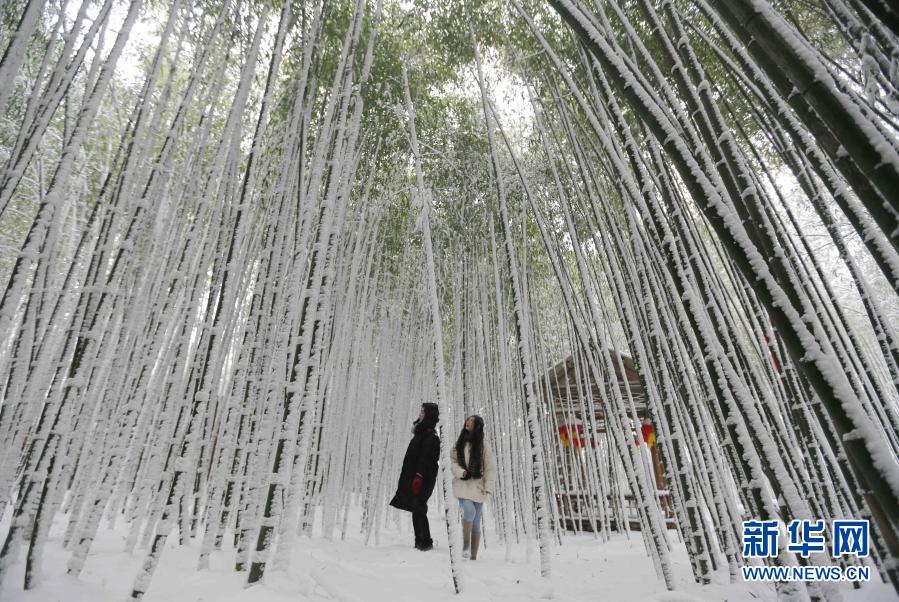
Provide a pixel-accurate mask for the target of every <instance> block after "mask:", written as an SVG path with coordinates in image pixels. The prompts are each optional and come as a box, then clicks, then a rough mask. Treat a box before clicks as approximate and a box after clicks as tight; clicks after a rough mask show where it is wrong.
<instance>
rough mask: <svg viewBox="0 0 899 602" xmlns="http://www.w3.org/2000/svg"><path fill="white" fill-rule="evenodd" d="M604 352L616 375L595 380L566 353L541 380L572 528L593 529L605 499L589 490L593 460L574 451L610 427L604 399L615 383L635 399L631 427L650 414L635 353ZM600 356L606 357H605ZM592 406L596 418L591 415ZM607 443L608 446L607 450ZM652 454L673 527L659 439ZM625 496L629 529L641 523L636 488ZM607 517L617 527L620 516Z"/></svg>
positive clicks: (564, 513) (566, 521)
mask: <svg viewBox="0 0 899 602" xmlns="http://www.w3.org/2000/svg"><path fill="white" fill-rule="evenodd" d="M606 353H607V354H608V357H609V359H610V360H611V361H610V362H609V363H610V364H611V365H612V367H613V369H614V374H615V378H614V380H613V379H612V377H611V374H609V378H608V382H603V383H597V382H596V381H595V379H594V378H592V376H591V375H590V370H589V368H587V367H586V366H585V365H584V364H582V365H581V366H580V368H579V367H578V366H577V364H576V360H575V358H574V357H572V356H568V357H567V358H565V359H564V360H563V361H561V362H559V363H558V364H556V365H555V366H553V368H551V369H550V370H549V371H548V372H547V373H546V374H545V375H544V376H543V378H542V379H541V382H540V386H541V387H542V388H543V391H542V392H543V394H544V397H545V399H546V401H547V403H548V404H549V406H550V409H551V411H552V413H553V414H554V415H555V422H556V425H557V427H558V432H559V436H560V438H561V439H560V445H556V446H555V449H556V450H557V451H556V456H557V457H556V459H557V466H558V467H559V471H560V473H561V474H560V476H561V477H562V478H561V479H560V481H561V482H562V483H567V484H568V487H567V488H565V487H563V490H561V491H558V492H556V501H557V502H558V507H559V511H560V517H559V518H560V521H561V526H562V527H563V528H565V529H567V530H571V531H592V530H594V528H595V526H596V525H597V522H598V517H597V510H596V509H597V507H598V506H599V504H600V503H601V502H600V500H597V499H595V496H594V495H591V494H588V493H587V492H586V489H587V488H586V480H587V476H586V474H585V471H586V470H589V468H588V466H590V465H591V463H588V462H583V461H581V460H579V459H577V458H580V454H579V453H576V452H577V451H579V450H583V451H584V452H586V451H587V450H588V449H589V451H590V452H594V451H595V448H594V445H595V441H597V440H599V438H601V437H602V436H603V434H604V433H605V431H606V424H607V422H606V416H605V405H606V402H605V401H604V400H607V399H608V398H609V396H610V395H611V394H612V390H613V389H612V388H613V387H615V386H616V383H617V387H618V389H619V390H620V392H621V395H622V397H623V398H624V399H625V400H627V399H628V395H629V396H630V398H631V399H633V402H634V409H635V410H636V414H637V423H636V424H633V425H631V428H632V429H639V428H640V426H641V423H642V422H643V420H644V419H645V418H646V417H647V416H648V415H649V410H648V408H647V404H646V393H645V390H644V388H643V382H642V379H641V378H640V374H639V372H637V366H636V364H635V363H634V360H633V358H631V357H628V356H626V355H622V354H619V353H617V352H615V351H614V350H611V349H609V350H607V352H606ZM597 360H600V358H597ZM600 361H603V362H605V358H602V360H600ZM607 366H608V364H606V363H603V366H602V370H603V371H604V372H607V371H606V368H607ZM588 395H589V397H588ZM591 411H592V420H591V416H589V413H590V412H591ZM629 414H630V412H629ZM628 437H629V438H633V439H636V435H635V433H633V432H632V433H628ZM560 448H561V450H560ZM609 449H610V448H606V453H608V451H609ZM566 450H567V451H566ZM563 454H565V456H566V457H565V458H563V457H562V456H563ZM651 457H652V464H653V468H654V472H655V481H656V488H657V490H658V492H659V503H660V507H661V509H662V512H663V515H664V516H665V519H666V522H667V524H668V526H669V528H673V527H674V526H675V523H674V513H673V510H672V508H671V499H670V494H669V491H668V485H667V481H666V479H665V471H664V468H663V466H662V461H661V456H660V454H659V448H658V446H657V445H654V446H652V447H651ZM606 461H608V459H606ZM593 465H595V463H593ZM623 497H624V500H625V503H626V505H627V507H626V512H625V513H624V514H626V517H625V516H621V517H619V519H620V520H624V519H625V518H626V520H627V521H628V526H629V527H630V529H634V530H636V529H640V521H639V519H638V513H637V508H636V503H635V500H634V496H633V494H631V493H630V492H629V491H628V492H625V493H624V495H623ZM591 498H592V499H591ZM605 503H607V504H610V505H611V500H606V501H605ZM609 520H610V527H611V528H612V529H617V528H618V524H617V522H618V521H617V520H616V519H615V518H614V517H610V518H609Z"/></svg>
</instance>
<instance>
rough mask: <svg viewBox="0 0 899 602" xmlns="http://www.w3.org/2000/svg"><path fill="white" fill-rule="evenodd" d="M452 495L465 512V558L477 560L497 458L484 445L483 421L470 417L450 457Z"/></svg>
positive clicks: (487, 446)
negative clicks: (485, 504) (484, 514)
mask: <svg viewBox="0 0 899 602" xmlns="http://www.w3.org/2000/svg"><path fill="white" fill-rule="evenodd" d="M450 459H451V460H452V469H453V495H455V496H456V498H458V500H459V507H460V508H461V509H462V557H463V558H471V559H472V560H475V559H477V557H478V546H479V545H480V543H481V506H482V505H483V504H484V501H485V500H486V499H487V496H489V495H492V494H493V484H494V481H495V479H496V458H495V457H494V456H493V450H491V449H490V446H489V445H487V443H486V442H485V441H484V419H483V418H481V417H480V416H469V417H468V419H467V420H466V421H465V428H463V429H462V432H461V433H460V434H459V439H458V440H457V441H456V447H454V448H453V451H452V453H451V454H450Z"/></svg>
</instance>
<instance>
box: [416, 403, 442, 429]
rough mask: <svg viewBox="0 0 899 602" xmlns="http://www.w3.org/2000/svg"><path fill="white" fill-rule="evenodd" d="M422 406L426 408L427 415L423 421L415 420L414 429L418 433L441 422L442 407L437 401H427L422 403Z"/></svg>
mask: <svg viewBox="0 0 899 602" xmlns="http://www.w3.org/2000/svg"><path fill="white" fill-rule="evenodd" d="M421 407H422V408H424V411H425V417H424V418H422V419H421V421H418V420H416V421H415V428H414V431H415V432H416V433H420V432H422V431H425V430H427V429H432V428H434V427H435V426H437V423H438V422H440V408H439V407H438V406H437V404H436V403H430V402H425V403H423V404H421Z"/></svg>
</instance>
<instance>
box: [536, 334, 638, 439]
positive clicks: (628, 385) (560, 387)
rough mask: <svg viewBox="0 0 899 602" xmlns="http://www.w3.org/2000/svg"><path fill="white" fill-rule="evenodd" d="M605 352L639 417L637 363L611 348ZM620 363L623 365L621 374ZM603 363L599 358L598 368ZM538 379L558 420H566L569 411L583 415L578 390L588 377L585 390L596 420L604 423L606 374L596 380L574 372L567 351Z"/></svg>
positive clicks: (618, 381)
mask: <svg viewBox="0 0 899 602" xmlns="http://www.w3.org/2000/svg"><path fill="white" fill-rule="evenodd" d="M606 352H607V353H608V354H609V358H610V359H611V364H612V366H613V367H614V370H615V380H616V381H617V383H618V387H619V390H620V391H621V393H622V395H623V396H624V397H625V399H626V398H627V395H626V390H627V389H629V390H630V393H631V395H632V396H633V399H634V405H635V406H636V410H637V415H638V416H640V417H643V416H645V415H646V397H645V392H644V390H643V384H642V383H641V381H640V373H639V372H637V366H636V364H635V363H634V360H633V358H631V357H629V356H626V355H623V354H619V353H617V352H615V351H614V350H612V349H608V350H607V351H606ZM619 358H620V361H619ZM622 365H623V367H624V373H623V374H622ZM607 366H608V364H606V363H605V362H603V364H602V366H601V367H600V369H601V370H602V371H603V372H606V370H607ZM541 380H542V381H543V382H542V383H541V385H542V386H543V387H544V391H548V393H549V394H550V396H551V398H552V406H553V409H554V411H555V412H556V417H557V419H559V420H560V421H565V420H567V419H568V417H569V416H571V415H574V417H575V418H577V419H583V416H581V400H580V394H581V393H583V392H585V391H586V390H587V389H588V387H587V382H588V381H589V390H590V394H591V397H592V398H593V405H594V408H595V410H596V412H595V413H596V419H597V424H598V425H602V424H604V422H605V420H604V416H603V398H604V397H608V395H609V394H610V393H611V387H612V386H613V382H612V379H611V377H609V378H608V382H605V383H597V382H595V381H594V379H593V378H592V375H590V374H584V371H581V373H580V374H578V371H577V370H576V369H575V362H574V358H573V357H572V356H570V355H569V356H568V357H566V358H565V359H564V360H562V361H561V362H559V363H558V364H556V365H555V366H553V367H552V368H551V369H550V370H549V371H548V372H547V373H546V375H544V376H543V378H542V379H541ZM578 381H580V382H578ZM600 386H603V388H604V389H605V391H604V394H601V393H600V389H599V387H600ZM586 401H587V400H586V399H585V400H584V402H585V407H587V406H586Z"/></svg>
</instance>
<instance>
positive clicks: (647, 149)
mask: <svg viewBox="0 0 899 602" xmlns="http://www.w3.org/2000/svg"><path fill="white" fill-rule="evenodd" d="M0 19H2V23H0V28H2V29H0V49H2V58H0V106H2V107H3V114H2V115H3V119H2V123H0V164H2V170H0V235H2V247H0V272H2V275H0V278H3V279H4V280H5V287H4V289H3V296H2V299H0V336H2V339H0V443H2V449H3V450H4V452H3V454H2V455H0V516H2V517H3V518H2V520H3V522H2V523H0V525H2V529H0V538H2V539H3V543H2V548H0V580H2V579H5V578H7V577H8V574H9V567H10V565H11V564H12V563H13V562H20V561H21V562H24V563H25V580H24V583H23V584H22V586H23V587H24V588H25V589H30V588H33V587H35V586H36V585H37V584H38V583H39V582H40V579H41V566H42V563H43V551H44V548H45V544H46V543H47V541H48V537H49V535H50V530H51V526H53V525H56V527H54V528H58V529H59V530H60V534H61V535H60V537H61V541H62V544H63V545H64V546H65V548H66V550H67V551H68V552H69V553H70V557H69V561H68V565H67V570H68V573H69V574H70V575H73V576H76V577H77V576H78V575H79V573H80V572H81V571H82V570H83V568H84V566H85V563H86V562H90V553H91V546H92V543H93V541H94V539H95V538H96V536H97V534H98V532H99V530H101V529H104V528H112V527H113V526H115V525H116V524H119V525H122V524H124V525H125V526H126V530H127V537H126V540H125V544H124V545H125V551H127V552H129V553H131V554H133V555H136V556H138V557H140V558H143V563H142V568H141V570H140V571H139V573H138V574H136V575H135V576H134V585H133V588H132V591H131V598H132V599H140V598H141V597H142V596H143V595H144V594H145V593H146V592H147V591H148V589H149V588H151V583H152V581H151V580H152V577H153V573H154V571H155V569H156V567H157V565H158V563H159V560H160V557H161V555H162V554H163V551H164V549H165V547H166V545H171V543H172V541H175V538H177V542H178V544H180V545H186V544H187V543H189V542H190V541H191V540H194V541H195V542H197V545H198V547H199V550H200V552H199V556H198V558H197V570H205V569H208V567H209V562H210V557H211V555H212V554H225V553H227V554H230V556H229V558H233V560H234V570H235V571H240V572H242V573H243V574H245V576H246V581H247V583H248V584H252V583H255V582H257V581H259V580H260V579H263V577H264V576H265V575H266V574H267V573H268V572H269V571H273V570H275V571H277V570H282V571H283V570H286V569H287V568H288V567H289V564H290V558H291V551H292V547H293V546H297V545H302V542H303V541H304V539H303V538H304V537H309V536H312V533H313V529H315V533H316V536H321V537H324V538H327V539H330V538H335V537H342V536H344V535H345V534H346V533H347V531H348V530H359V531H361V533H362V534H363V537H364V539H365V541H366V542H367V543H371V544H372V545H376V544H377V542H378V540H379V534H380V533H382V532H383V531H384V530H385V529H393V528H397V527H399V526H401V525H400V515H399V514H398V513H397V512H396V511H394V510H391V509H389V508H388V507H387V504H386V502H387V500H389V497H390V491H391V488H392V487H393V478H394V476H395V475H394V472H395V471H396V470H398V467H399V464H400V461H401V459H402V451H403V448H404V446H405V444H406V440H407V431H408V429H407V428H406V425H408V424H409V422H410V421H411V420H412V418H413V417H414V415H415V414H416V413H417V408H418V405H419V404H420V402H421V401H423V400H434V401H437V402H438V403H439V404H440V406H441V415H442V420H441V424H442V425H443V426H444V428H443V429H442V433H441V438H442V444H443V445H442V452H441V453H442V455H443V462H442V464H443V465H444V469H443V476H442V485H441V486H440V487H438V488H437V491H438V494H437V496H438V498H440V500H442V501H441V502H439V503H440V504H442V505H441V506H440V507H441V513H442V516H445V517H446V525H447V527H446V528H447V536H448V539H449V541H450V558H449V560H450V562H449V566H448V567H447V569H448V570H447V575H448V578H451V579H452V583H453V585H454V587H455V589H456V591H457V592H460V591H462V590H463V588H464V570H463V567H462V566H461V555H460V551H459V550H458V545H457V543H456V540H457V539H459V533H458V524H457V521H458V518H456V517H455V513H454V512H453V511H452V506H451V505H450V504H447V503H445V502H446V500H447V499H448V497H449V496H448V492H449V483H450V478H451V477H450V475H449V470H448V469H447V468H445V466H446V465H447V464H448V457H449V456H448V454H449V447H450V445H451V441H452V437H453V436H454V435H453V433H454V431H455V430H456V429H457V427H458V426H459V425H461V424H462V421H463V419H464V417H465V416H466V415H468V414H471V413H474V412H478V413H481V414H482V415H483V416H484V417H485V420H486V424H487V427H488V436H489V437H490V438H491V440H492V441H494V442H495V449H496V451H497V458H498V465H499V466H498V468H499V470H498V484H497V485H498V486H497V495H496V496H495V500H494V503H493V504H492V506H491V507H490V508H489V513H488V525H492V530H493V534H492V535H493V537H495V541H497V542H501V544H502V546H504V547H505V550H506V554H507V557H508V556H509V555H510V554H511V549H512V546H513V545H516V544H518V543H519V542H521V543H524V544H525V545H527V546H528V551H529V553H530V552H531V550H532V549H533V550H534V551H537V552H538V558H539V566H540V572H541V574H542V576H543V577H545V578H550V577H551V576H552V567H551V554H550V551H551V548H552V546H554V545H560V544H561V545H564V542H565V537H566V531H565V530H564V529H563V526H564V525H563V523H564V518H565V516H564V515H565V512H566V509H565V507H564V506H563V504H562V503H561V500H562V499H563V497H564V496H565V495H569V496H574V497H575V498H577V499H578V501H579V504H580V508H581V510H582V513H583V514H584V516H585V517H586V519H587V520H589V522H590V523H591V524H592V528H591V531H592V533H593V536H594V537H595V538H596V539H597V545H602V542H605V541H608V540H609V538H610V537H611V535H612V532H613V531H628V530H630V528H631V527H630V523H631V521H630V520H629V519H628V518H627V514H628V512H633V513H635V520H636V521H637V522H638V523H639V525H640V527H641V528H640V531H639V537H641V538H642V540H643V542H644V544H645V548H646V553H647V557H648V559H649V562H652V563H653V565H654V566H655V567H656V570H657V573H658V575H659V578H660V579H662V580H663V581H664V582H665V584H666V586H667V587H668V588H669V589H673V588H674V587H675V582H674V579H673V576H672V571H671V551H672V548H673V546H674V545H675V544H677V545H684V546H685V547H686V549H687V551H688V554H689V558H690V562H691V567H692V571H693V575H694V577H695V579H696V581H697V582H700V583H709V582H711V581H712V580H713V579H714V578H717V577H716V575H718V574H720V575H723V576H724V577H723V578H725V579H727V578H729V579H731V580H736V579H737V578H738V569H739V567H740V566H741V565H743V564H745V562H744V559H743V557H742V556H741V548H740V543H739V542H740V531H739V529H740V523H741V521H742V520H744V519H746V518H748V517H752V518H756V519H761V520H768V519H778V520H781V521H783V522H788V521H790V520H794V519H812V520H814V519H819V518H822V519H826V520H832V519H835V518H842V517H857V518H866V519H869V520H870V521H871V525H872V534H871V537H872V553H871V556H870V558H867V559H860V560H855V559H853V560H851V561H850V560H849V559H847V558H841V559H832V558H830V557H826V556H824V555H820V558H819V557H818V556H816V555H813V556H812V557H811V558H803V557H801V556H797V555H794V554H792V553H790V552H787V551H785V550H781V552H780V554H779V555H778V556H777V557H776V558H771V559H769V560H770V562H771V563H773V564H777V565H784V566H791V565H796V564H808V563H811V562H814V563H816V564H830V563H840V564H846V563H848V562H863V563H867V564H869V565H870V566H871V567H873V569H874V571H875V572H876V573H877V574H878V575H879V577H880V578H882V579H884V580H886V581H889V582H891V583H892V584H893V586H894V587H896V588H897V591H899V568H897V567H899V463H897V452H899V254H897V251H899V201H897V191H899V37H897V36H899V12H897V10H896V9H895V8H894V7H893V6H892V5H891V4H890V3H888V2H883V1H881V0H818V1H816V2H798V1H790V0H779V1H777V2H774V3H771V2H769V1H768V0H747V1H746V2H736V3H735V2H726V1H723V0H722V1H716V0H690V1H687V0H675V1H667V0H666V1H659V0H631V1H628V2H607V1H605V0H601V1H598V2H595V3H587V2H583V1H582V0H550V1H549V2H548V3H543V2H534V1H531V0H527V1H525V0H512V2H511V3H490V2H487V3H482V2H478V3H466V2H450V3H438V4H436V5H429V4H428V3H425V2H410V3H395V2H390V1H389V0H373V1H366V0H353V1H350V0H347V1H340V2H305V3H293V2H289V1H279V2H275V1H272V0H260V1H254V2H235V1H233V0H208V1H206V2H201V3H189V2H184V1H183V0H172V1H171V2H169V3H165V2H144V1H143V0H129V1H119V2H115V1H114V0H72V1H67V0H30V1H28V0H22V1H13V2H8V3H4V5H3V7H2V8H0ZM510 88H512V89H514V92H515V93H514V94H512V95H511V97H510V96H509V94H508V90H509V89H510ZM569 356H570V360H571V364H572V365H573V371H574V374H575V375H576V377H575V378H574V379H573V380H570V381H568V382H567V383H566V385H565V388H566V390H567V397H568V399H569V401H571V403H569V404H567V407H568V408H569V410H566V411H568V412H569V413H571V412H572V410H571V408H573V407H575V406H577V408H576V410H577V412H576V413H577V418H578V419H580V420H582V421H583V429H584V433H586V435H585V439H584V440H583V441H582V443H583V446H582V449H578V448H577V446H574V445H571V444H570V441H568V442H566V441H563V440H562V439H561V438H560V437H559V433H560V432H561V431H560V429H561V428H562V427H566V425H568V424H569V423H570V422H571V421H573V420H574V419H575V416H574V415H573V414H572V415H570V416H565V415H563V414H562V413H560V412H559V411H558V408H557V407H555V406H554V403H555V402H554V400H553V396H552V394H551V392H550V388H551V385H552V383H551V382H550V380H551V379H550V377H549V375H550V374H551V368H552V367H553V366H554V365H556V364H557V363H558V362H559V361H560V360H563V359H565V358H566V357H569ZM625 356H627V357H630V358H633V362H634V364H635V366H636V368H637V371H638V372H639V375H640V383H639V384H640V388H641V389H642V390H643V391H645V400H643V401H642V403H645V405H646V408H647V411H648V413H649V414H650V415H651V416H652V418H653V422H654V424H655V427H656V429H657V431H658V441H659V447H660V450H661V457H662V461H663V465H664V470H665V477H666V481H667V484H668V485H667V487H668V490H666V491H659V487H658V485H657V482H656V480H655V479H654V476H653V466H652V464H651V461H650V459H649V458H648V456H647V455H646V453H645V451H644V450H645V448H643V447H642V446H640V445H635V444H634V439H635V438H636V440H637V443H642V435H641V434H640V429H639V428H636V429H634V427H633V425H634V424H639V419H638V416H637V414H638V412H637V407H636V405H637V401H638V400H637V399H636V395H635V394H634V392H633V391H632V390H631V387H630V385H629V384H628V382H627V380H626V379H622V375H623V374H624V373H625V370H624V368H625V366H624V364H623V361H624V360H623V359H622V358H623V357H625ZM585 383H586V384H585ZM589 383H606V384H608V386H599V387H598V389H597V390H598V392H599V395H598V396H594V395H591V394H589V393H588V392H586V391H584V390H583V389H584V387H588V388H589V387H590V385H589ZM572 400H573V401H572ZM569 419H570V420H569ZM566 428H567V427H566ZM566 443H568V444H567V445H566ZM663 496H668V497H670V500H671V510H672V512H673V518H672V519H671V520H669V519H668V518H666V516H665V508H663V507H662V505H660V502H659V500H660V499H661V497H663ZM628 500H632V503H631V505H630V507H629V503H628ZM359 508H361V521H351V520H350V516H351V515H352V516H355V514H353V513H352V512H351V510H354V509H359ZM54 521H55V523H54ZM669 523H670V524H671V526H673V527H674V529H673V530H669V528H668V527H669ZM578 524H580V523H578ZM579 529H580V527H578V528H577V530H579ZM677 542H682V544H678V543H677ZM533 546H536V548H534V547H533ZM778 593H779V594H780V595H781V596H783V597H785V598H789V599H796V600H804V599H814V600H825V599H826V600H838V599H840V594H839V591H837V590H835V589H834V588H832V587H829V586H825V585H816V584H809V585H807V586H806V585H803V584H801V583H792V584H786V585H784V584H781V585H778Z"/></svg>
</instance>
